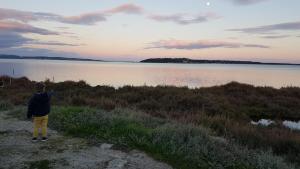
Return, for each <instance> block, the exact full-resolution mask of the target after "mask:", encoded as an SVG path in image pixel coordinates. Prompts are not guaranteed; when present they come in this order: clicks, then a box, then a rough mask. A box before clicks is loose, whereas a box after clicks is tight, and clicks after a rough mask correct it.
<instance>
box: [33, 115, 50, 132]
mask: <svg viewBox="0 0 300 169" xmlns="http://www.w3.org/2000/svg"><path fill="white" fill-rule="evenodd" d="M33 124H34V129H33V137H38V135H39V129H42V136H43V137H47V125H48V115H46V116H41V117H33Z"/></svg>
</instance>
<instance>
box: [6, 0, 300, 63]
mask: <svg viewBox="0 0 300 169" xmlns="http://www.w3.org/2000/svg"><path fill="white" fill-rule="evenodd" d="M299 9H300V1H299V0H180V1H179V0H161V1H158V0H131V1H125V0H113V1H108V0H51V1H50V0H0V53H1V54H17V55H30V56H41V55H43V56H63V57H84V58H96V59H104V60H122V61H123V60H131V61H140V60H142V59H145V58H157V57H187V58H192V59H224V60H251V61H268V62H291V63H300V12H299Z"/></svg>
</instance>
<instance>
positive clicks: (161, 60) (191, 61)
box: [140, 58, 300, 66]
mask: <svg viewBox="0 0 300 169" xmlns="http://www.w3.org/2000/svg"><path fill="white" fill-rule="evenodd" d="M140 63H178V64H243V65H246V64H247V65H249V64H250V65H291V66H300V64H293V63H267V62H253V61H236V60H195V59H189V58H151V59H145V60H142V61H140Z"/></svg>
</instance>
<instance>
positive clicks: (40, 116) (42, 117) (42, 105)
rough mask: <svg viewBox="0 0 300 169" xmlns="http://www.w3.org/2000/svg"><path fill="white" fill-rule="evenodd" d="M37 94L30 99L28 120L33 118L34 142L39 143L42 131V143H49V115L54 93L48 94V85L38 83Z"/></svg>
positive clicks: (36, 86)
mask: <svg viewBox="0 0 300 169" xmlns="http://www.w3.org/2000/svg"><path fill="white" fill-rule="evenodd" d="M35 90H36V93H34V94H33V96H32V97H31V98H30V100H29V103H28V109H27V118H28V119H31V118H32V117H33V125H34V127H33V137H32V141H33V142H36V141H38V135H39V130H40V129H41V133H42V139H41V141H47V140H48V136H47V125H48V114H49V113H50V107H51V106H50V100H51V97H52V95H53V91H51V92H46V85H45V84H44V83H37V84H36V85H35Z"/></svg>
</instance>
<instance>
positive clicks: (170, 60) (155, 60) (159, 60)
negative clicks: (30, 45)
mask: <svg viewBox="0 0 300 169" xmlns="http://www.w3.org/2000/svg"><path fill="white" fill-rule="evenodd" d="M0 59H16V60H17V59H19V60H29V59H33V60H58V61H59V60H61V61H92V62H128V63H167V64H168V63H171V64H235V65H289V66H300V64H293V63H268V62H254V61H239V60H196V59H189V58H150V59H145V60H142V61H137V62H135V61H106V60H99V59H85V58H67V57H49V56H18V55H3V54H2V55H1V54H0Z"/></svg>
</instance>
